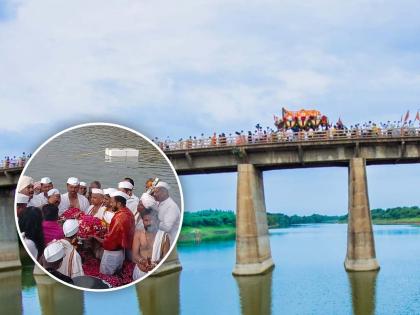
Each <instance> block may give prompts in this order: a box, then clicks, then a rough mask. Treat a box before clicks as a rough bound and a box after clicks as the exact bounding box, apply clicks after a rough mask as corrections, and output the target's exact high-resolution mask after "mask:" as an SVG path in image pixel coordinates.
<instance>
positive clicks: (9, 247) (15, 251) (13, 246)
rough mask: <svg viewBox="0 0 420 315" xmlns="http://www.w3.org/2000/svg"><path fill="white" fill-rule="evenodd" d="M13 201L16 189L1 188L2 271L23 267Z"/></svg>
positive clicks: (0, 246) (0, 244)
mask: <svg viewBox="0 0 420 315" xmlns="http://www.w3.org/2000/svg"><path fill="white" fill-rule="evenodd" d="M13 200H14V189H12V187H11V186H10V187H0V270H8V269H16V268H20V266H21V264H20V258H19V246H18V234H17V232H16V224H15V215H14V214H15V212H14V205H13Z"/></svg>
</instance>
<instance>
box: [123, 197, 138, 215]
mask: <svg viewBox="0 0 420 315" xmlns="http://www.w3.org/2000/svg"><path fill="white" fill-rule="evenodd" d="M139 201H140V199H139V197H137V196H135V195H132V196H131V197H130V199H128V200H127V203H126V206H127V208H128V209H130V210H131V212H132V213H133V214H134V215H135V214H136V212H137V206H138V205H139Z"/></svg>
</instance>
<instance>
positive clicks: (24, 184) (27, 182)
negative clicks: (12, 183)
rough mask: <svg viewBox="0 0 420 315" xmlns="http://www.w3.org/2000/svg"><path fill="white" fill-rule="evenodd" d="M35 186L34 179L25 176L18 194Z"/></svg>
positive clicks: (20, 181)
mask: <svg viewBox="0 0 420 315" xmlns="http://www.w3.org/2000/svg"><path fill="white" fill-rule="evenodd" d="M33 184H34V180H33V178H32V177H29V176H25V175H23V176H21V177H20V179H19V182H18V186H17V190H18V192H21V191H22V190H23V189H25V188H26V187H28V186H29V185H33Z"/></svg>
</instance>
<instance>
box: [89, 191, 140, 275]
mask: <svg viewBox="0 0 420 315" xmlns="http://www.w3.org/2000/svg"><path fill="white" fill-rule="evenodd" d="M129 198H130V197H129V196H128V195H127V194H125V193H124V192H122V191H116V192H113V193H112V194H111V205H112V208H113V209H114V212H115V214H114V216H113V217H112V220H111V224H110V226H109V230H108V232H107V233H106V234H105V237H104V239H101V238H99V237H96V236H95V237H94V238H95V239H96V240H97V241H98V242H99V243H101V244H102V247H103V249H104V251H103V254H102V258H101V264H100V268H99V270H100V272H101V273H103V274H107V275H112V274H114V273H115V272H116V271H118V270H120V269H121V267H122V264H123V262H124V258H125V254H126V253H125V252H126V251H130V252H131V248H132V245H133V237H134V215H133V213H132V212H131V211H130V210H129V209H128V208H127V207H126V202H127V200H128V199H129Z"/></svg>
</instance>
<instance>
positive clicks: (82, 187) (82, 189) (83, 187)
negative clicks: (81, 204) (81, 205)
mask: <svg viewBox="0 0 420 315" xmlns="http://www.w3.org/2000/svg"><path fill="white" fill-rule="evenodd" d="M86 193H87V184H86V182H80V187H79V194H81V195H82V196H85V197H86Z"/></svg>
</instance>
